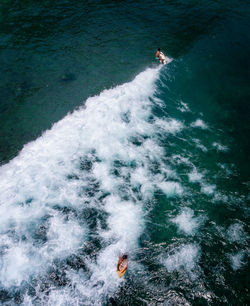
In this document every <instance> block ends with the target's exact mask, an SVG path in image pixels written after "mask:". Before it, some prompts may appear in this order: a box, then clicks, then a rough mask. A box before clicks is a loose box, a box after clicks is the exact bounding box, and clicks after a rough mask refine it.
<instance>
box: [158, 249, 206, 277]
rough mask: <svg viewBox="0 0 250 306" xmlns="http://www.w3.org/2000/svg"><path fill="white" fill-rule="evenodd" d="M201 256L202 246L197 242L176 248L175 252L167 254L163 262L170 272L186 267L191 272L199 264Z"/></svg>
mask: <svg viewBox="0 0 250 306" xmlns="http://www.w3.org/2000/svg"><path fill="white" fill-rule="evenodd" d="M199 257H200V248H199V247H198V246H197V245H195V244H187V245H183V246H181V247H179V248H177V249H175V250H174V253H173V254H171V255H167V258H166V259H163V260H162V263H163V264H164V266H165V267H166V268H167V270H168V272H173V271H180V270H182V269H184V270H185V271H187V272H191V271H192V270H194V269H195V267H196V266H197V264H198V261H199Z"/></svg>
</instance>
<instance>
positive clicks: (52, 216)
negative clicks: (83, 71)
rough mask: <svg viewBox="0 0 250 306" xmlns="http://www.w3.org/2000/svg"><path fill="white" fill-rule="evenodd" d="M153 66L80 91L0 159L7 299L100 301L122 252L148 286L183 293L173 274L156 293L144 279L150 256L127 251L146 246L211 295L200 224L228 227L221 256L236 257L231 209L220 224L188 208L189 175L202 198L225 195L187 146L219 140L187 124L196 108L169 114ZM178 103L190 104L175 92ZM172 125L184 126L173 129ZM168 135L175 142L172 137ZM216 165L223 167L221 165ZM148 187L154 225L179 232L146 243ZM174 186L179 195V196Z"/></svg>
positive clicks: (168, 268)
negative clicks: (159, 215)
mask: <svg viewBox="0 0 250 306" xmlns="http://www.w3.org/2000/svg"><path fill="white" fill-rule="evenodd" d="M162 69H163V70H164V72H165V73H166V72H167V68H162ZM161 71H162V70H161V69H159V68H149V69H147V70H145V71H144V72H142V73H140V74H139V75H137V76H136V78H135V79H134V80H133V81H131V82H129V83H125V84H123V85H121V86H117V87H114V88H112V89H109V90H104V91H103V92H101V94H100V95H98V96H94V97H91V98H89V99H88V100H87V101H86V102H85V103H84V104H83V106H82V107H80V108H79V109H77V110H75V111H74V112H73V113H70V114H68V115H67V116H66V117H65V118H63V119H62V120H61V121H59V122H58V123H55V124H54V125H53V127H52V128H51V129H50V130H48V131H46V132H45V133H43V135H42V136H41V137H39V138H38V139H36V140H35V141H33V142H31V143H28V144H26V145H25V146H24V148H23V149H22V151H21V152H20V153H19V155H18V156H17V157H15V158H14V159H13V160H11V161H10V162H9V163H8V164H6V165H3V166H2V167H1V168H0V182H1V193H0V287H1V290H2V292H4V294H6V297H5V300H6V304H8V302H9V301H11V302H12V303H14V304H15V303H16V304H24V305H34V304H39V305H101V304H105V303H106V302H107V301H108V299H110V298H111V297H112V296H114V295H115V294H116V293H117V292H119V290H121V288H123V286H125V284H126V281H127V280H126V277H124V278H122V279H119V278H118V276H117V274H116V264H117V261H118V258H119V256H120V255H121V254H124V253H126V254H128V256H129V271H128V273H129V274H130V275H134V276H135V275H136V274H138V273H139V275H141V279H143V281H142V282H143V286H145V287H146V288H147V286H150V290H151V292H153V294H154V293H155V292H156V291H157V290H159V292H160V293H159V294H160V295H161V296H163V295H164V299H166V300H168V301H171V300H172V301H175V302H176V301H179V302H180V303H188V302H187V300H186V299H184V298H183V299H181V300H178V299H179V297H177V296H176V293H174V292H173V290H171V286H172V287H173V285H171V286H170V287H169V288H170V289H169V290H167V291H166V292H165V293H162V292H161V291H160V290H163V289H159V288H156V286H155V285H153V284H152V283H151V285H149V283H150V282H151V275H150V272H149V271H150V265H149V267H146V263H144V262H143V260H138V256H139V258H140V257H143V256H144V255H145V256H146V257H147V258H150V257H151V259H150V260H152V261H153V262H154V264H155V265H159V266H160V268H159V269H161V270H160V271H162V272H158V273H161V274H164V273H165V274H166V273H167V275H171V274H172V273H176V272H178V273H181V281H182V282H184V283H185V284H190V281H192V284H193V286H197V287H196V289H195V291H196V293H194V294H199V295H200V296H202V297H203V298H204V299H206V300H207V301H208V302H209V301H211V300H212V298H213V297H214V296H215V295H214V293H213V292H212V291H211V290H208V289H206V285H205V283H204V277H203V271H202V269H201V267H200V266H199V261H200V260H201V258H202V247H201V244H202V243H203V242H202V241H205V237H204V233H202V231H201V229H202V228H204V226H205V225H206V224H208V225H209V226H212V227H213V229H214V230H216V233H219V234H218V235H221V236H223V239H227V240H228V241H230V239H232V238H231V237H232V236H233V237H236V238H235V240H234V241H233V242H234V243H235V242H238V243H239V244H240V245H241V248H242V250H241V251H240V252H238V253H236V254H235V253H234V254H233V253H228V254H227V255H226V256H227V258H228V260H229V262H231V266H232V269H234V270H237V269H240V268H241V267H242V266H243V265H244V256H245V254H246V250H245V249H244V244H245V241H246V239H247V235H246V233H245V232H244V226H243V225H241V224H239V223H237V222H234V221H233V222H232V224H231V226H230V227H228V229H227V231H226V234H223V233H222V230H221V231H220V228H219V227H217V225H216V223H215V222H212V221H210V220H209V218H208V216H207V214H206V212H205V211H204V209H202V208H198V209H197V211H196V212H194V207H192V203H194V202H195V200H192V198H193V197H194V196H195V194H197V191H195V192H194V189H192V188H193V187H190V186H196V187H195V188H196V190H197V185H198V186H199V193H200V194H202V195H203V197H206V198H208V199H209V201H211V202H213V203H217V202H218V201H228V196H226V195H225V194H223V193H222V192H221V191H219V190H218V187H217V186H216V184H215V183H213V182H212V181H211V179H210V180H207V176H208V170H206V169H204V168H203V169H199V167H198V166H197V163H195V157H194V159H192V155H191V154H190V153H189V152H190V150H189V149H188V147H187V146H188V145H190V146H191V147H192V148H194V147H195V148H196V150H198V152H202V153H204V154H205V153H206V152H207V151H209V150H210V151H211V150H214V151H213V152H215V154H216V152H217V153H218V152H219V153H220V152H223V153H224V154H227V151H228V147H226V146H225V145H223V144H221V142H220V139H217V138H218V137H217V138H216V137H215V136H214V138H213V139H211V142H210V147H208V146H205V145H204V143H202V140H201V139H199V138H198V137H197V135H196V134H195V131H197V130H198V131H199V132H200V131H202V133H206V132H207V133H209V132H210V131H211V127H210V126H209V125H208V124H206V123H205V122H204V121H203V120H202V119H201V118H200V116H201V115H200V114H199V116H197V119H196V120H194V121H190V123H188V124H187V123H185V122H184V121H180V120H177V119H175V118H172V117H170V116H169V115H168V113H167V111H166V110H164V109H165V105H164V102H163V100H162V99H161V98H160V94H159V84H160V85H162V84H163V83H164V79H163V78H162V76H161ZM159 109H161V114H159ZM177 109H179V111H180V112H181V113H183V112H186V113H190V112H191V110H190V109H189V107H188V105H187V104H185V103H184V102H183V101H179V104H178V107H177ZM157 110H158V111H157ZM183 131H187V133H189V134H190V135H191V136H189V138H188V137H187V138H186V139H185V138H183V135H182V134H181V133H182V132H183ZM167 138H169V139H170V140H169V143H168V146H169V147H168V146H166V139H167ZM178 142H182V144H183V143H184V146H183V148H182V149H180V146H179V145H178ZM171 147H174V150H172V151H171ZM178 148H179V149H178ZM178 150H179V151H178ZM180 150H182V151H181V152H182V153H180ZM170 152H172V153H170ZM219 167H220V168H221V171H222V172H223V173H224V174H223V175H230V169H229V168H228V166H225V165H224V166H223V165H222V164H221V165H219ZM223 167H224V168H223ZM179 168H180V169H179ZM158 195H159V196H160V197H164V198H165V199H167V203H168V204H166V207H165V208H164V209H165V210H164V218H165V219H166V221H164V225H162V224H161V225H157V224H156V226H163V228H165V229H164V231H163V233H171V231H172V232H173V228H174V229H175V230H176V231H177V234H178V235H182V237H186V238H185V239H184V238H181V240H180V241H179V242H178V243H177V241H176V240H175V238H173V239H172V240H171V241H169V245H167V244H165V243H163V244H162V243H160V244H159V245H158V246H157V248H158V249H157V250H156V249H155V248H154V246H153V245H152V246H150V243H149V242H147V243H148V244H147V247H145V241H148V240H147V239H148V238H145V235H146V236H147V235H149V231H150V229H149V225H148V224H151V223H152V224H153V222H154V220H153V218H151V217H150V213H151V212H152V210H154V209H155V207H157V201H156V197H157V196H158ZM173 198H176V199H178V198H179V199H180V200H177V203H179V204H178V205H179V207H178V206H174V205H176V204H173V203H172V202H171V201H172V199H173ZM233 200H234V201H235V198H233ZM167 205H170V207H171V205H172V208H173V209H172V211H171V210H170V207H168V206H167ZM201 207H202V206H201ZM230 233H231V234H230ZM199 235H200V236H199ZM143 237H144V238H143ZM197 237H198V239H197ZM145 239H146V240H145ZM166 240H167V238H166ZM143 241H144V242H143ZM208 241H209V239H208ZM143 243H144V249H143V248H142V249H140V248H141V244H143ZM162 269H165V270H164V271H163V270H162ZM182 273H184V276H183V274H182ZM142 275H144V276H142ZM152 277H153V276H152ZM175 277H176V276H175ZM174 279H176V278H174ZM136 282H137V283H139V282H140V281H139V279H136ZM197 288H199V289H197ZM197 292H198V293H197Z"/></svg>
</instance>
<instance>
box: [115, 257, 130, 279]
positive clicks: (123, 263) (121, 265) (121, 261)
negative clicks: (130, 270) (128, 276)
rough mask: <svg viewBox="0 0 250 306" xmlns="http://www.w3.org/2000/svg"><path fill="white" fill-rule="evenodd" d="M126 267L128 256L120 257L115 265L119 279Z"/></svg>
mask: <svg viewBox="0 0 250 306" xmlns="http://www.w3.org/2000/svg"><path fill="white" fill-rule="evenodd" d="M127 267H128V255H126V254H125V255H123V256H120V258H119V261H118V264H117V274H118V276H119V277H122V276H123V275H124V274H125V272H126V270H127Z"/></svg>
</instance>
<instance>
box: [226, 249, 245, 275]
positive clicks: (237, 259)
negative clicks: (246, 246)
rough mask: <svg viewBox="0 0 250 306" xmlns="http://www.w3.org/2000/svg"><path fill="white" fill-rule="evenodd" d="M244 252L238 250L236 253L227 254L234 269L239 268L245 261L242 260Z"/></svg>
mask: <svg viewBox="0 0 250 306" xmlns="http://www.w3.org/2000/svg"><path fill="white" fill-rule="evenodd" d="M244 257H245V252H244V251H239V252H238V253H236V254H231V255H229V259H230V261H231V267H232V269H233V270H234V271H237V270H239V269H241V268H242V267H243V266H244V265H245V264H246V262H245V261H244Z"/></svg>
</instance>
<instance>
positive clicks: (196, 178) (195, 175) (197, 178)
mask: <svg viewBox="0 0 250 306" xmlns="http://www.w3.org/2000/svg"><path fill="white" fill-rule="evenodd" d="M188 179H189V181H190V182H192V183H194V182H201V180H202V179H203V174H201V173H199V172H198V171H197V169H196V168H195V167H194V168H193V170H192V172H190V173H188Z"/></svg>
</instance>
